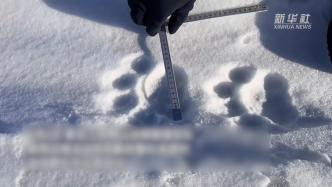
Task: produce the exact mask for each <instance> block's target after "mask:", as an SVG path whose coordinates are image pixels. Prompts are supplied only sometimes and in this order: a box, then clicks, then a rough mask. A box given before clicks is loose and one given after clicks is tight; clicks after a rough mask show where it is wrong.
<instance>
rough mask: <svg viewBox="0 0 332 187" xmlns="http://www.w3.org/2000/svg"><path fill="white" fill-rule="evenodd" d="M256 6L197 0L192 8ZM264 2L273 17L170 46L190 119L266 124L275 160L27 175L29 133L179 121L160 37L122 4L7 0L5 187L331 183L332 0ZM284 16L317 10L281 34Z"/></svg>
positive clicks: (216, 27)
mask: <svg viewBox="0 0 332 187" xmlns="http://www.w3.org/2000/svg"><path fill="white" fill-rule="evenodd" d="M257 2H258V0H250V1H240V0H222V1H220V0H198V2H197V4H196V7H195V10H194V12H205V11H210V10H216V9H222V8H228V7H235V6H239V5H246V4H252V3H257ZM266 2H267V3H268V5H269V12H266V13H257V14H247V15H237V16H231V17H227V18H220V19H213V20H206V21H201V22H195V23H188V24H185V25H184V26H183V27H182V28H181V29H180V31H179V32H178V33H177V34H175V35H172V36H170V37H169V42H170V47H171V53H172V58H173V62H174V66H175V73H176V76H177V81H178V84H179V85H178V86H179V92H180V98H181V102H182V106H183V110H184V121H183V122H182V123H183V124H187V123H191V124H195V125H198V126H205V125H210V124H215V125H222V126H227V125H229V124H230V125H231V126H233V127H234V126H235V127H239V126H258V127H263V126H264V127H267V129H268V130H269V131H268V132H269V134H270V141H271V146H272V147H271V148H270V150H269V152H270V154H271V155H273V157H274V159H273V161H272V163H271V165H270V166H269V167H268V168H265V169H264V170H250V171H241V170H228V169H226V168H225V169H222V168H221V171H219V172H210V173H204V172H185V173H167V172H161V173H160V174H158V175H156V176H155V175H152V176H151V175H149V174H144V173H112V174H110V173H103V172H100V173H97V172H95V173H93V172H80V173H75V172H60V171H59V172H38V171H25V170H23V169H22V163H21V159H20V145H21V142H22V140H21V132H20V131H21V129H22V127H25V126H29V125H33V124H43V125H53V124H68V125H85V124H89V125H112V124H114V125H115V124H116V125H122V124H128V123H131V124H168V123H170V116H169V105H168V94H167V87H166V86H165V79H164V78H163V76H162V75H163V73H164V69H163V64H162V58H161V50H160V43H159V39H158V37H147V36H146V34H144V30H143V29H142V28H140V27H137V26H135V25H134V24H133V23H132V22H131V21H130V18H129V15H128V7H127V5H126V1H125V0H29V1H24V0H2V2H1V4H0V18H1V22H0V49H1V52H0V57H1V58H0V59H1V61H0V88H1V89H0V106H1V107H0V133H1V134H0V165H1V167H0V176H1V177H0V186H15V185H16V186H278V185H279V186H332V178H331V175H332V173H331V171H332V170H331V156H332V131H331V130H332V126H331V125H332V123H331V119H332V112H331V111H332V85H331V84H330V83H331V81H332V76H331V72H332V67H331V64H330V63H329V61H328V54H327V50H326V32H327V27H328V22H329V20H330V19H331V17H332V15H331V14H332V11H331V9H332V3H331V1H330V0H274V1H273V0H269V1H266ZM276 13H286V14H288V13H309V14H311V18H312V20H311V21H312V23H313V28H312V30H310V31H276V30H273V23H274V15H275V14H276ZM267 143H269V142H267Z"/></svg>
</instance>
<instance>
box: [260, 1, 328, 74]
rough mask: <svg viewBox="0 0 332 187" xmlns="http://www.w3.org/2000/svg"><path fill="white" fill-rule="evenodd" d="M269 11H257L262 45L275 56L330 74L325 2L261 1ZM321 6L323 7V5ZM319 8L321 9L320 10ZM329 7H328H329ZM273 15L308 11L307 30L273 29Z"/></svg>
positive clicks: (305, 12)
mask: <svg viewBox="0 0 332 187" xmlns="http://www.w3.org/2000/svg"><path fill="white" fill-rule="evenodd" d="M264 2H266V3H267V5H268V7H269V10H268V11H267V12H263V13H259V14H258V15H257V17H256V25H257V27H258V28H259V30H260V34H261V35H260V40H261V42H262V44H263V45H264V47H265V48H267V49H268V50H270V51H271V52H273V53H275V54H276V55H278V56H280V57H282V58H285V59H288V60H291V61H294V62H296V63H299V64H302V65H304V66H307V67H310V68H313V69H316V70H319V71H323V72H327V73H332V64H331V63H330V59H329V55H328V46H327V32H328V25H329V21H330V19H331V17H332V15H331V11H329V8H328V6H327V5H324V4H320V3H317V2H316V1H311V0H285V1H275V0H264ZM324 6H325V7H324ZM322 10H323V11H322ZM330 10H331V9H330ZM276 14H285V21H286V20H287V15H288V14H298V16H300V14H310V15H311V16H310V19H309V21H310V22H311V23H312V29H311V30H276V29H275V28H274V21H275V15H276Z"/></svg>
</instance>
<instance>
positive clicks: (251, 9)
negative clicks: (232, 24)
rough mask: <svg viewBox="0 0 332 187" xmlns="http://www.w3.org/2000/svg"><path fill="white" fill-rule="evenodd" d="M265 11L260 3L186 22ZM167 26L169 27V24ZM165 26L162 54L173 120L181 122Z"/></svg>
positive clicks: (205, 14)
mask: <svg viewBox="0 0 332 187" xmlns="http://www.w3.org/2000/svg"><path fill="white" fill-rule="evenodd" d="M265 10H267V6H266V4H263V3H260V4H257V5H251V6H244V7H238V8H232V9H226V10H218V11H213V12H207V13H201V14H194V15H191V16H188V18H187V20H186V22H193V21H199V20H204V19H211V18H217V17H224V16H230V15H237V14H246V13H250V12H259V11H265ZM165 25H167V22H166V24H165ZM165 25H163V26H162V28H161V31H160V32H159V38H160V43H161V50H162V54H163V60H164V65H165V74H166V78H167V83H168V88H169V93H170V97H171V104H172V112H173V120H174V121H179V120H181V119H182V114H181V105H180V99H179V94H178V90H177V86H176V80H175V76H174V70H173V65H172V59H171V54H170V50H169V45H168V40H167V32H166V26H165Z"/></svg>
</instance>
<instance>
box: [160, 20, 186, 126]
mask: <svg viewBox="0 0 332 187" xmlns="http://www.w3.org/2000/svg"><path fill="white" fill-rule="evenodd" d="M159 38H160V43H161V50H162V53H163V59H164V65H165V74H166V78H167V83H168V88H169V93H170V97H171V104H172V112H173V120H174V121H179V120H181V119H182V115H181V106H180V99H179V94H178V91H177V86H176V81H175V76H174V70H173V65H172V59H171V54H170V51H169V46H168V41H167V33H166V27H165V26H162V29H161V32H160V33H159Z"/></svg>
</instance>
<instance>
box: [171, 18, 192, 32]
mask: <svg viewBox="0 0 332 187" xmlns="http://www.w3.org/2000/svg"><path fill="white" fill-rule="evenodd" d="M187 17H188V15H183V14H172V16H171V18H170V19H169V22H168V31H169V33H170V34H174V33H176V31H178V30H179V28H180V27H181V25H182V24H183V23H184V21H186V19H187Z"/></svg>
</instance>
